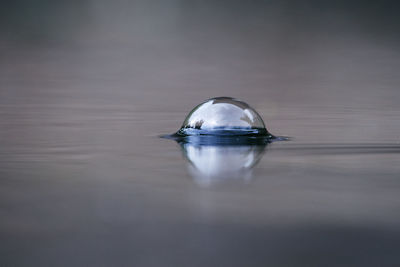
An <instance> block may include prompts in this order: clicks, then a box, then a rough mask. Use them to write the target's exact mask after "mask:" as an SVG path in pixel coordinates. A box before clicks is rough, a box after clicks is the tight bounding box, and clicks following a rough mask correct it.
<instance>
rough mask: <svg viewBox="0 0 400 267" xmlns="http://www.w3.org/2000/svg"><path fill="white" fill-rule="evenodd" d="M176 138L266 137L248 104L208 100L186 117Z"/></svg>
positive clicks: (258, 118) (264, 129) (265, 132)
mask: <svg viewBox="0 0 400 267" xmlns="http://www.w3.org/2000/svg"><path fill="white" fill-rule="evenodd" d="M177 134H180V135H186V136H191V135H238V136H240V135H263V136H265V135H269V133H268V131H267V129H266V128H265V124H264V122H263V120H262V119H261V117H260V115H259V114H258V113H257V112H256V111H255V110H254V109H253V108H251V107H250V106H249V105H248V104H246V103H244V102H242V101H240V100H237V99H234V98H231V97H217V98H211V99H209V100H207V101H205V102H204V103H202V104H200V105H198V106H197V107H195V108H194V109H193V110H192V111H191V112H190V113H189V115H188V116H187V117H186V119H185V121H184V122H183V125H182V127H181V129H180V130H179V131H178V133H177Z"/></svg>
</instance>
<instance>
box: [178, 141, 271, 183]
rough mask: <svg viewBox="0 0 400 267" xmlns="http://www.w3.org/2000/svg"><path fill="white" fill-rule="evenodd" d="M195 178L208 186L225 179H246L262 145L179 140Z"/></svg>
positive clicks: (249, 177)
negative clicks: (199, 143) (222, 144)
mask: <svg viewBox="0 0 400 267" xmlns="http://www.w3.org/2000/svg"><path fill="white" fill-rule="evenodd" d="M181 147H182V151H183V153H184V155H185V157H186V159H187V160H188V162H189V164H188V169H189V172H190V174H191V176H192V177H193V178H194V180H195V182H196V183H197V184H199V185H201V186H211V185H213V184H218V183H221V182H227V181H235V180H236V181H238V180H240V181H248V180H250V179H251V177H252V168H253V167H254V166H255V165H256V164H257V163H258V161H259V160H260V159H261V158H262V156H263V154H264V150H265V145H252V146H250V145H246V146H245V145H243V146H218V145H202V146H198V145H194V144H191V143H183V144H181Z"/></svg>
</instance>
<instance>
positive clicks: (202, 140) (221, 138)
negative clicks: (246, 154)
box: [160, 130, 290, 146]
mask: <svg viewBox="0 0 400 267" xmlns="http://www.w3.org/2000/svg"><path fill="white" fill-rule="evenodd" d="M221 131H223V130H221ZM213 132H214V134H213V135H211V134H206V133H205V131H202V132H201V133H200V132H199V134H196V135H183V134H180V133H179V132H177V133H175V134H170V135H162V136H160V137H161V138H166V139H172V140H175V141H176V142H178V143H180V144H186V143H189V144H192V145H197V146H202V145H214V146H246V145H267V144H269V143H272V142H275V141H289V140H290V138H289V137H284V136H273V135H271V134H267V135H251V134H246V135H243V134H242V133H243V131H240V133H239V134H236V135H235V134H234V133H232V131H229V134H224V133H223V132H222V133H221V132H218V133H219V134H215V131H213ZM227 132H228V131H227Z"/></svg>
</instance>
